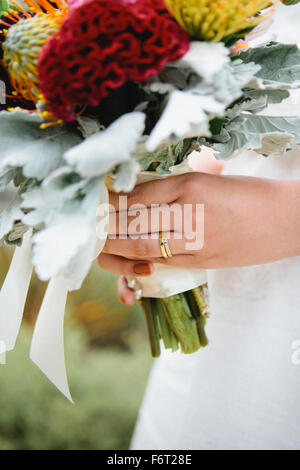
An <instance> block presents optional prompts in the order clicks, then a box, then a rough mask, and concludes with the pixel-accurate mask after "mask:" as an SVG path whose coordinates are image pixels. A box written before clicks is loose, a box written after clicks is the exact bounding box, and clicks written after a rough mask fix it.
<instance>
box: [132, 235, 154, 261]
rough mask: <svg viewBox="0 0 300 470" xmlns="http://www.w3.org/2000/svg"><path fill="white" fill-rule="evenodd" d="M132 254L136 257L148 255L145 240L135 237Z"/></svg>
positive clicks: (148, 249) (148, 250) (147, 246)
mask: <svg viewBox="0 0 300 470" xmlns="http://www.w3.org/2000/svg"><path fill="white" fill-rule="evenodd" d="M133 254H134V256H136V257H138V258H147V257H148V256H149V255H150V247H149V245H148V244H147V243H146V240H142V239H140V238H139V239H137V240H134V242H133Z"/></svg>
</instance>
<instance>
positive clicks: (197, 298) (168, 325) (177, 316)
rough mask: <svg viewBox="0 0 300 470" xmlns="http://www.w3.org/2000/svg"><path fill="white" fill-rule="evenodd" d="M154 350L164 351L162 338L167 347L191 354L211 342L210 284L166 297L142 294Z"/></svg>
mask: <svg viewBox="0 0 300 470" xmlns="http://www.w3.org/2000/svg"><path fill="white" fill-rule="evenodd" d="M140 302H141V305H142V307H143V310H144V312H145V316H146V320H147V326H148V333H149V339H150V346H151V352H152V356H153V357H159V356H160V353H161V347H160V341H161V340H162V341H163V344H164V346H165V348H166V349H171V350H172V351H176V350H177V349H179V347H180V348H181V351H182V352H183V353H184V354H192V353H194V352H196V351H198V349H200V348H201V347H205V346H207V345H208V339H207V337H206V333H205V325H206V319H207V318H208V315H209V313H208V303H207V285H203V286H200V287H197V288H195V289H192V290H189V291H186V292H183V293H181V294H176V295H172V296H171V297H166V298H163V299H156V298H145V297H144V298H142V299H141V301H140Z"/></svg>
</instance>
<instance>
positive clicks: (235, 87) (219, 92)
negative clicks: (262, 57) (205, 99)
mask: <svg viewBox="0 0 300 470" xmlns="http://www.w3.org/2000/svg"><path fill="white" fill-rule="evenodd" d="M259 70H260V66H259V65H257V64H255V63H254V62H248V63H243V62H242V61H241V60H239V59H237V60H234V61H233V62H231V63H230V64H227V65H225V66H224V67H223V69H222V70H221V71H220V72H219V73H217V74H216V75H215V76H214V87H215V92H214V96H215V97H216V99H218V100H219V101H221V102H222V103H225V104H226V105H227V106H228V105H230V104H231V103H233V102H234V101H235V100H237V99H238V98H240V97H241V96H242V95H243V88H245V87H247V85H248V84H249V82H250V81H251V80H252V79H253V77H255V75H256V74H257V73H258V71H259Z"/></svg>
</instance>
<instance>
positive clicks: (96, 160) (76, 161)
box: [64, 112, 145, 178]
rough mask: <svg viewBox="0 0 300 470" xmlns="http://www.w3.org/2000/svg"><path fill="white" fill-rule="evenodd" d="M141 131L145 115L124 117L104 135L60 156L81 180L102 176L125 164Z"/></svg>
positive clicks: (101, 133) (90, 139) (134, 114)
mask: <svg viewBox="0 0 300 470" xmlns="http://www.w3.org/2000/svg"><path fill="white" fill-rule="evenodd" d="M144 127H145V115H144V114H143V113H139V112H133V113H129V114H125V115H124V116H122V117H121V118H119V119H117V120H116V121H115V122H114V123H113V124H111V125H110V126H109V127H108V128H107V129H105V130H104V131H101V132H98V133H97V134H95V135H92V136H91V137H89V138H88V139H86V140H85V141H84V142H82V143H81V144H80V145H77V146H76V147H73V148H72V149H70V150H68V151H67V152H66V153H65V154H64V159H65V161H66V162H67V164H68V165H70V166H71V167H72V168H74V170H75V171H77V172H78V173H79V174H80V175H81V176H83V177H89V178H90V177H96V176H103V175H106V174H107V173H108V172H110V171H111V170H113V169H114V168H115V167H116V166H117V165H119V164H120V163H122V162H124V161H129V160H130V158H131V156H132V154H133V152H134V151H135V149H136V146H137V143H138V141H139V140H140V138H141V136H142V134H143V131H144Z"/></svg>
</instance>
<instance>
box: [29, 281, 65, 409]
mask: <svg viewBox="0 0 300 470" xmlns="http://www.w3.org/2000/svg"><path fill="white" fill-rule="evenodd" d="M67 294H68V289H67V287H66V281H65V279H64V277H63V275H62V274H61V275H58V276H56V277H53V278H52V279H51V280H50V282H49V285H48V288H47V291H46V294H45V296H44V300H43V303H42V306H41V309H40V312H39V315H38V318H37V320H36V324H35V328H34V332H33V336H32V342H31V349H30V359H31V360H32V361H33V362H34V363H35V364H36V365H37V366H38V367H39V368H40V369H41V371H42V372H43V373H44V374H45V375H46V376H47V377H48V379H49V380H50V381H51V382H52V383H53V384H54V385H55V386H56V387H57V388H58V390H60V391H61V393H63V394H64V395H65V397H67V398H68V400H70V401H71V402H72V403H73V400H72V397H71V394H70V390H69V385H68V379H67V372H66V364H65V353H64V315H65V307H66V301H67Z"/></svg>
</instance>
